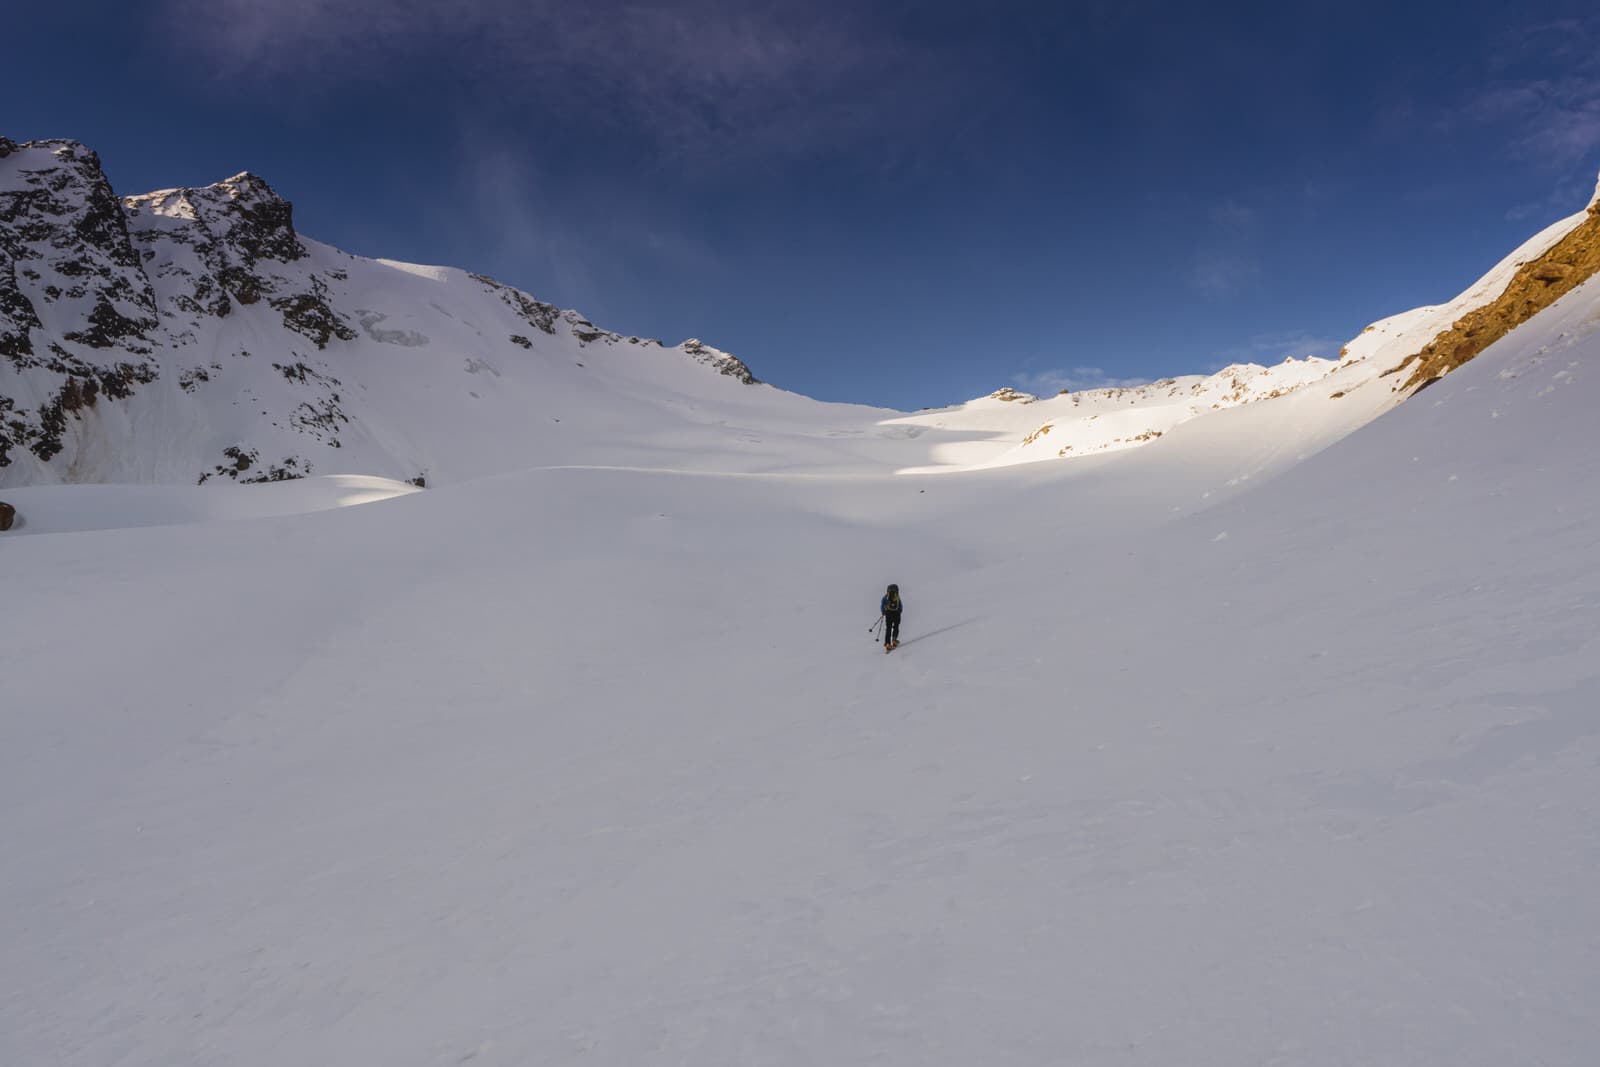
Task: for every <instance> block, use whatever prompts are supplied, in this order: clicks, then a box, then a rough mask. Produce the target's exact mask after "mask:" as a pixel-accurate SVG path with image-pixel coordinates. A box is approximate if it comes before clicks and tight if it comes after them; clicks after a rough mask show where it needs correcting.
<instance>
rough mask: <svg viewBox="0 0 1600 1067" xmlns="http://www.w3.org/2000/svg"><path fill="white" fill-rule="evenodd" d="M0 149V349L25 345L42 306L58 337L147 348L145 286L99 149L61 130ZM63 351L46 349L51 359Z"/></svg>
mask: <svg viewBox="0 0 1600 1067" xmlns="http://www.w3.org/2000/svg"><path fill="white" fill-rule="evenodd" d="M4 149H5V150H4V152H3V153H0V291H3V292H4V293H5V295H4V297H3V298H0V354H3V355H6V356H9V357H11V358H12V360H13V361H14V362H15V361H26V360H28V359H30V358H31V357H33V356H34V355H35V353H34V345H33V343H32V341H31V339H30V331H31V330H33V329H37V328H38V326H39V323H40V311H41V309H42V308H45V307H47V306H51V307H52V314H51V318H52V319H53V320H54V321H55V322H57V323H59V324H60V325H61V326H62V327H63V329H62V340H63V341H66V342H70V343H72V344H73V345H81V346H83V347H85V348H88V349H102V350H104V349H118V350H122V351H127V352H132V353H136V354H145V353H147V352H148V351H149V337H148V336H147V332H148V331H149V330H151V329H153V328H154V327H155V325H156V302H155V295H154V293H153V292H152V291H151V289H150V286H149V284H148V283H147V282H146V280H145V278H144V276H143V274H142V273H141V272H140V270H139V253H138V250H137V249H135V248H134V245H133V242H132V240H131V239H130V237H129V234H128V227H127V220H126V219H125V218H124V217H123V213H122V204H121V202H120V201H119V200H118V199H117V197H116V194H115V193H113V192H112V190H111V183H110V181H108V180H107V179H106V176H105V173H104V172H103V171H102V170H101V168H100V158H99V156H97V155H95V153H94V152H93V151H91V150H90V149H88V148H85V147H84V146H83V145H81V144H79V143H78V142H76V141H67V140H47V141H26V142H23V143H22V144H18V143H16V142H15V141H11V140H7V141H6V142H5V145H4ZM57 347H58V348H59V346H57ZM53 351H54V350H53ZM72 356H73V353H71V352H70V351H65V350H63V351H54V358H55V359H56V360H58V361H59V360H62V359H70V358H72Z"/></svg>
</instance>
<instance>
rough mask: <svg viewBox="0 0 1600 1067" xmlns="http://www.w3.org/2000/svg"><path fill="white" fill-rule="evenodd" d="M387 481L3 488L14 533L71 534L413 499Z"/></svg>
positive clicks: (411, 489)
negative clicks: (14, 513) (13, 515)
mask: <svg viewBox="0 0 1600 1067" xmlns="http://www.w3.org/2000/svg"><path fill="white" fill-rule="evenodd" d="M417 491H418V490H417V489H416V487H415V486H411V485H407V484H405V483H403V482H395V481H390V480H389V479H387V478H370V477H362V476H360V475H354V474H330V475H326V476H319V477H312V478H300V479H296V480H294V481H286V482H274V483H269V484H265V485H232V484H227V485H218V486H215V487H200V486H188V485H48V486H29V487H25V488H19V489H8V490H6V502H7V503H9V504H11V505H12V506H13V507H15V508H16V509H17V510H18V512H20V514H21V516H22V519H21V522H20V523H19V524H18V525H17V526H16V527H15V529H14V532H15V533H16V534H17V535H18V536H20V535H22V534H30V533H31V534H41V533H67V532H70V531H73V530H121V529H128V528H130V527H135V526H178V525H184V524H188V523H197V522H216V521H222V520H231V519H259V518H266V517H269V516H273V515H301V514H306V513H309V512H313V511H323V510H326V509H328V508H339V507H351V506H353V505H356V504H370V503H374V502H376V501H379V500H388V499H389V498H391V497H396V496H402V495H404V494H406V493H415V492H417Z"/></svg>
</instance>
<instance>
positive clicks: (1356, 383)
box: [0, 139, 1600, 487]
mask: <svg viewBox="0 0 1600 1067" xmlns="http://www.w3.org/2000/svg"><path fill="white" fill-rule="evenodd" d="M1597 210H1600V209H1597V208H1596V206H1595V205H1594V204H1591V207H1590V210H1588V211H1587V212H1583V213H1579V214H1576V215H1574V216H1572V217H1571V218H1568V219H1564V220H1562V221H1561V222H1558V223H1556V224H1554V225H1553V226H1551V227H1549V228H1547V229H1546V230H1545V231H1543V232H1542V233H1540V234H1538V235H1536V236H1535V237H1534V238H1532V239H1531V240H1530V241H1528V242H1527V243H1526V244H1525V245H1524V246H1523V247H1521V248H1519V249H1517V250H1516V251H1515V252H1513V253H1512V255H1511V256H1509V257H1507V259H1506V260H1505V261H1504V262H1502V263H1501V264H1499V265H1497V266H1496V267H1495V268H1494V269H1493V270H1491V271H1490V272H1489V273H1488V274H1487V275H1485V277H1484V278H1483V279H1482V280H1480V281H1479V282H1478V283H1477V284H1475V285H1474V286H1473V287H1471V288H1470V289H1469V290H1468V291H1467V292H1466V293H1463V294H1462V295H1461V296H1460V297H1459V298H1457V299H1456V300H1453V301H1451V302H1449V303H1448V304H1444V305H1440V306H1437V307H1427V308H1419V309H1417V310H1415V311H1412V312H1408V313H1406V314H1403V315H1399V316H1395V317H1393V318H1390V319H1386V320H1384V321H1383V322H1380V323H1376V324H1374V325H1373V326H1371V327H1369V328H1368V330H1367V332H1365V333H1363V334H1362V336H1360V337H1358V338H1356V339H1355V340H1354V341H1352V342H1351V344H1350V345H1348V346H1347V347H1346V349H1345V351H1344V353H1343V354H1342V356H1341V358H1340V359H1339V360H1336V361H1327V360H1318V359H1310V360H1290V361H1287V362H1285V363H1284V364H1281V365H1279V366H1276V367H1259V366H1254V365H1239V366H1234V367H1229V368H1225V369H1224V370H1222V371H1221V372H1218V373H1216V374H1213V375H1210V376H1193V377H1187V378H1181V379H1169V380H1165V381H1161V382H1155V383H1152V384H1150V385H1147V386H1141V387H1138V388H1134V389H1116V390H1089V391H1084V392H1079V393H1075V394H1072V395H1070V396H1058V397H1051V398H1035V397H1030V396H1026V395H1023V394H1019V393H1015V392H1014V391H1011V390H1001V391H1000V392H997V393H996V394H994V396H992V397H989V398H985V399H982V400H977V401H973V402H971V403H968V404H964V405H959V406H957V407H954V408H946V409H939V410H935V411H924V412H917V413H913V414H906V413H900V412H891V411H886V410H882V409H873V408H862V407H858V406H854V405H837V404H819V403H816V402H814V401H810V400H808V399H806V398H803V397H798V396H795V395H792V394H788V393H784V392H783V391H781V390H778V389H775V388H773V387H771V386H767V385H763V384H761V383H759V382H757V380H756V379H755V378H754V377H753V375H752V374H751V372H750V370H749V368H748V367H747V366H746V365H745V364H744V363H743V362H742V361H740V360H739V359H737V358H735V357H734V356H731V355H729V354H727V353H725V352H721V351H718V350H717V349H715V348H712V347H710V346H708V345H705V344H703V343H701V342H700V341H698V340H690V341H685V342H683V343H682V344H679V345H676V346H672V347H667V346H665V345H663V344H662V343H661V342H659V341H656V340H653V339H644V338H639V337H623V336H621V335H619V334H616V333H613V332H610V331H608V330H605V329H602V328H600V327H598V326H595V325H594V324H592V323H590V322H589V321H588V320H587V319H585V318H584V317H583V316H582V315H580V314H579V313H577V312H575V311H565V310H561V309H559V308H556V307H554V306H552V305H550V304H547V303H544V302H542V301H539V300H537V299H535V298H534V297H532V296H530V295H529V294H527V293H524V292H522V291H520V290H518V289H515V288H512V287H510V286H506V285H502V284H500V283H499V282H496V281H494V280H493V279H491V278H487V277H485V276H483V275H479V274H472V273H469V272H466V271H461V270H456V269H453V268H447V267H426V266H418V265H415V264H407V263H398V262H394V261H389V260H374V259H365V258H361V257H357V256H352V255H349V254H347V253H344V252H340V251H338V250H336V249H333V248H331V247H329V246H327V245H323V244H319V243H318V242H316V241H313V240H311V239H309V238H307V237H305V236H303V235H301V234H300V233H298V232H297V231H296V229H295V227H294V220H293V210H292V207H291V205H290V204H289V203H288V202H287V201H285V200H284V199H283V198H281V197H280V196H278V195H277V194H276V193H275V192H274V191H273V190H272V189H271V187H270V186H268V185H267V183H266V182H264V181H263V180H261V179H260V178H258V177H256V176H254V175H251V174H238V175H235V176H234V177H232V178H229V179H227V180H225V181H222V182H218V183H216V184H214V185H210V186H206V187H203V188H198V189H168V190H162V191H159V192H154V193H146V194H142V195H137V196H127V197H122V198H120V199H119V198H118V197H117V195H116V194H115V192H114V191H113V189H112V187H111V184H110V182H109V181H108V180H107V178H106V176H105V174H104V172H103V171H102V169H101V166H100V162H99V160H98V158H97V157H96V155H95V154H94V153H93V152H92V151H90V150H89V149H87V148H85V147H84V146H82V145H80V144H77V143H76V142H72V141H60V140H58V141H37V142H28V143H24V144H17V143H16V142H13V141H9V140H5V139H0V357H3V359H0V487H6V486H17V485H35V484H53V483H63V482H65V483H77V482H123V483H150V482H155V483H169V484H192V483H208V482H215V481H217V480H230V481H239V482H261V481H275V480H283V479H292V478H298V477H303V476H306V475H323V474H348V475H363V476H381V477H384V478H388V479H391V480H398V481H405V482H410V483H412V484H416V485H435V486H436V485H440V484H445V483H449V482H454V481H460V480H462V479H465V478H471V477H480V476H483V475H488V474H496V473H505V472H508V471H513V470H519V469H524V468H527V467H530V466H556V465H562V464H577V463H590V464H596V463H599V464H613V465H634V466H641V465H658V466H659V465H663V464H664V463H670V462H672V461H673V457H674V456H680V455H683V454H686V453H692V454H693V455H695V456H696V457H698V458H697V459H696V461H695V462H697V463H701V464H710V465H712V466H716V467H719V468H723V469H730V470H766V469H771V468H772V467H773V466H774V465H780V466H785V467H787V468H789V469H794V470H814V471H815V470H837V469H842V468H843V467H848V466H850V465H853V464H857V463H862V462H865V463H868V464H869V465H873V466H877V465H883V464H888V465H890V466H891V467H892V468H894V469H900V470H906V471H915V472H933V471H953V470H958V469H971V468H979V467H996V466H1006V465H1011V464H1015V463H1022V462H1032V461H1037V460H1046V459H1063V458H1065V459H1078V458H1080V457H1083V456H1086V455H1097V454H1101V453H1107V452H1117V451H1124V450H1127V449H1130V448H1134V447H1137V446H1141V445H1146V444H1149V443H1151V442H1153V441H1155V440H1157V439H1158V438H1163V437H1166V436H1167V435H1170V434H1172V433H1173V431H1174V430H1175V429H1176V428H1178V427H1180V426H1182V425H1183V424H1186V423H1190V422H1193V421H1195V420H1200V419H1201V418H1202V416H1211V415H1214V414H1218V413H1221V412H1224V411H1227V410H1229V409H1233V408H1237V407H1240V406H1243V405H1256V404H1259V402H1261V401H1264V400H1270V401H1274V403H1275V407H1276V410H1277V412H1278V415H1277V417H1276V418H1274V419H1267V420H1264V423H1263V424H1264V425H1265V423H1267V422H1271V423H1275V424H1279V426H1280V428H1279V429H1278V430H1273V431H1271V432H1273V433H1279V434H1281V433H1287V434H1288V435H1289V436H1288V437H1286V438H1283V439H1282V441H1281V442H1280V443H1281V444H1282V445H1283V447H1284V448H1285V449H1289V450H1292V451H1293V453H1294V454H1296V455H1298V454H1300V453H1302V452H1304V451H1306V450H1315V449H1316V448H1319V447H1323V446H1324V445H1326V444H1327V443H1329V442H1330V441H1332V440H1336V439H1337V438H1338V437H1340V436H1342V435H1344V434H1346V433H1349V432H1350V431H1351V430H1353V429H1354V428H1356V427H1358V426H1360V425H1363V424H1364V423H1366V422H1368V421H1370V420H1371V419H1372V418H1374V417H1376V416H1377V415H1379V414H1381V413H1382V412H1383V411H1386V410H1388V409H1389V408H1391V407H1392V406H1393V405H1394V404H1395V403H1397V402H1399V401H1400V400H1401V399H1403V398H1404V397H1405V396H1407V395H1409V394H1410V393H1411V392H1413V391H1414V390H1415V389H1417V388H1420V387H1422V386H1423V385H1426V384H1428V383H1430V382H1431V381H1433V380H1435V379H1436V378H1437V377H1438V376H1440V375H1442V374H1444V373H1447V372H1448V371H1449V370H1450V369H1451V368H1452V367H1454V366H1458V365H1459V364H1460V363H1461V362H1464V361H1465V360H1466V359H1469V358H1471V356H1472V355H1473V354H1475V353H1476V352H1477V351H1481V350H1482V348H1483V347H1484V346H1486V345H1487V344H1488V343H1490V342H1491V341H1492V340H1494V339H1496V338H1497V337H1499V336H1501V335H1503V333H1504V332H1505V331H1506V330H1507V329H1509V328H1510V327H1512V326H1514V325H1516V324H1517V323H1519V322H1522V321H1526V320H1527V319H1528V318H1530V317H1531V316H1532V315H1534V314H1536V313H1537V312H1538V311H1539V310H1540V309H1541V308H1543V307H1545V306H1548V304H1549V303H1551V302H1552V301H1554V300H1555V299H1557V298H1558V297H1560V296H1561V295H1562V294H1564V293H1566V292H1569V291H1571V290H1572V289H1573V288H1574V287H1576V286H1577V285H1579V284H1580V283H1581V282H1582V281H1583V280H1584V279H1586V278H1587V277H1589V276H1590V275H1591V274H1592V273H1593V272H1594V271H1595V269H1596V267H1597V265H1600V239H1597V237H1596V234H1597V231H1600V213H1597ZM1400 368H1403V369H1404V373H1400V370H1399V369H1400ZM1290 398H1292V399H1290ZM1269 406H1271V405H1269ZM1290 409H1292V410H1293V412H1294V414H1293V417H1292V419H1291V418H1290V417H1289V416H1288V414H1287V412H1288V411H1289V410H1290ZM1285 420H1287V421H1285ZM1187 436H1189V435H1188V434H1182V435H1180V439H1182V438H1184V437H1187ZM780 442H781V443H780ZM1264 470H1265V469H1264V468H1263V469H1262V471H1258V473H1263V472H1264Z"/></svg>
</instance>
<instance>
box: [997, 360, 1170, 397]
mask: <svg viewBox="0 0 1600 1067" xmlns="http://www.w3.org/2000/svg"><path fill="white" fill-rule="evenodd" d="M1147 381H1149V379H1148V378H1118V377H1114V376H1113V375H1110V374H1107V373H1106V372H1105V370H1104V369H1102V368H1100V367H1072V368H1070V369H1066V370H1063V369H1060V368H1053V369H1051V370H1042V371H1038V372H1035V373H1029V372H1019V373H1017V374H1014V375H1012V376H1011V382H1012V384H1013V385H1015V386H1016V387H1017V388H1018V389H1020V390H1022V391H1023V392H1025V393H1032V394H1033V395H1034V396H1054V395H1056V394H1057V393H1062V392H1073V393H1076V392H1079V391H1081V390H1084V389H1111V388H1116V387H1119V386H1129V385H1143V384H1144V383H1145V382H1147Z"/></svg>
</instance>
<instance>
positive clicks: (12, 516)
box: [0, 500, 17, 533]
mask: <svg viewBox="0 0 1600 1067" xmlns="http://www.w3.org/2000/svg"><path fill="white" fill-rule="evenodd" d="M16 520H17V509H16V508H14V507H12V506H11V505H10V504H7V503H6V502H5V501H4V500H0V533H5V532H6V531H7V530H9V529H11V524H12V523H14V522H16Z"/></svg>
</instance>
